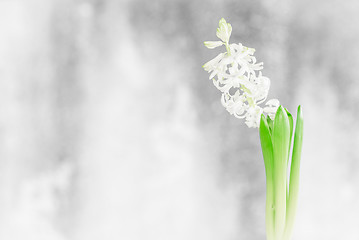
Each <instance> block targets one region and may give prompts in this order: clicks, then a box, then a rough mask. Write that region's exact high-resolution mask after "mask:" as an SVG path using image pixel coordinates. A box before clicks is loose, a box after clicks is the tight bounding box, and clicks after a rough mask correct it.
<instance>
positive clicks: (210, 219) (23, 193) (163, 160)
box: [0, 0, 359, 240]
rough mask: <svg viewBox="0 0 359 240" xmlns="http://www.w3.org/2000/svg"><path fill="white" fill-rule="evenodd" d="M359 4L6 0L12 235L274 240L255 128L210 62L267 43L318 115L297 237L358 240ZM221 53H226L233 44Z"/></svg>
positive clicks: (1, 5) (306, 156)
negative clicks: (236, 110) (218, 45)
mask: <svg viewBox="0 0 359 240" xmlns="http://www.w3.org/2000/svg"><path fill="white" fill-rule="evenodd" d="M358 12H359V2H358V1H357V0H347V1H339V0H330V1H328V0H318V1H310V0H302V1H299V0H297V1H293V0H292V1H285V0H236V1H234V0H223V1H219V0H217V1H215V0H210V1H199V0H198V1H194V0H192V1H191V0H172V1H169V0H167V1H166V0H152V1H146V0H132V1H130V0H128V1H115V0H107V1H105V0H73V1H70V0H52V1H49V0H1V1H0V143H1V144H0V212H1V214H0V239H2V240H8V239H9V240H17V239H19V240H21V239H26V240H33V239H34V240H35V239H36V240H70V239H71V240H72V239H75V240H82V239H86V240H97V239H106V240H112V239H116V240H119V239H121V240H180V239H181V240H184V239H186V240H202V239H203V240H219V239H220V240H241V239H243V240H257V239H258V240H260V239H265V223H264V210H265V175H264V164H263V160H262V156H261V149H260V145H259V137H258V131H257V130H256V129H248V128H247V127H246V125H245V124H244V122H243V121H241V120H238V119H236V118H234V117H232V116H230V115H229V114H228V113H227V112H226V110H225V109H224V108H223V107H222V106H221V103H220V92H219V91H218V90H217V89H215V87H214V86H213V85H212V83H211V81H209V80H208V74H207V73H206V72H205V71H204V70H203V69H202V68H201V66H202V65H203V63H205V62H207V61H208V60H210V59H212V58H213V57H214V56H216V55H217V54H218V53H219V51H220V50H217V49H216V50H208V49H206V48H205V47H204V46H203V41H206V40H216V36H215V31H216V27H217V25H218V20H219V19H220V18H221V17H224V18H226V20H227V21H228V22H230V23H231V24H232V26H233V34H232V37H231V40H232V42H241V43H243V44H244V45H246V46H249V47H254V48H256V50H257V52H256V57H257V59H258V60H259V61H263V62H264V63H265V65H264V71H263V72H264V75H266V76H268V77H269V78H270V79H271V83H272V85H271V90H270V94H269V97H270V98H278V99H279V100H280V101H281V103H282V104H283V105H285V106H286V107H287V108H288V109H289V110H290V111H291V112H292V113H293V114H295V112H296V107H297V106H298V105H299V104H301V105H302V106H303V110H304V117H305V132H304V149H303V158H302V168H301V189H300V198H299V209H298V216H297V222H296V227H295V231H294V237H293V240H302V239H327V240H337V239H346V240H357V239H359V204H358V198H359V176H358V173H359V162H358V161H359V153H358V147H359V127H358V124H357V122H358V121H357V118H358V117H359V112H358V105H359V82H358V73H359V29H358V22H359V15H358ZM222 50H223V49H222Z"/></svg>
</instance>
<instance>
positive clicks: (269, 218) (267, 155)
mask: <svg viewBox="0 0 359 240" xmlns="http://www.w3.org/2000/svg"><path fill="white" fill-rule="evenodd" d="M259 137H260V140H261V146H262V153H263V159H264V166H265V172H266V185H267V186H266V189H267V193H266V232H267V240H274V214H275V211H274V208H273V205H274V188H273V184H274V183H273V145H272V138H271V133H270V128H269V125H268V123H267V120H266V118H265V117H264V115H263V114H262V116H261V122H260V125H259Z"/></svg>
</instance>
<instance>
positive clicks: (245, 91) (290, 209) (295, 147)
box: [203, 18, 303, 240]
mask: <svg viewBox="0 0 359 240" xmlns="http://www.w3.org/2000/svg"><path fill="white" fill-rule="evenodd" d="M231 33H232V26H231V24H229V23H227V22H226V21H225V20H224V19H223V18H222V19H221V20H220V21H219V27H218V28H217V37H218V38H219V39H220V40H221V41H207V42H204V44H205V46H206V47H207V48H210V49H213V48H216V47H220V46H222V45H224V46H225V47H226V52H224V53H220V54H219V55H217V56H216V57H215V58H214V59H212V60H211V61H209V62H207V63H206V64H204V65H203V68H204V69H205V70H206V71H207V72H208V73H210V77H209V78H210V79H211V80H212V81H213V84H214V85H215V86H216V87H217V89H218V90H220V91H221V94H222V96H221V102H222V105H223V106H224V107H225V108H226V110H227V111H228V112H229V113H230V114H231V115H233V116H235V117H237V118H240V119H245V124H246V125H247V126H248V127H250V128H259V136H260V142H261V147H262V153H263V159H264V166H265V174H266V220H265V221H266V233H267V239H268V240H289V239H290V238H291V234H292V230H293V225H294V219H295V215H296V208H297V201H298V191H299V169H300V159H301V150H302V141H303V140H302V139H303V114H302V109H301V106H299V107H298V111H297V120H296V124H295V130H294V120H293V117H292V115H291V114H290V113H289V111H288V110H287V109H285V108H284V107H283V106H280V105H279V101H278V100H277V99H271V100H269V101H267V102H266V103H265V106H264V107H262V106H260V104H262V103H264V102H265V101H266V99H267V95H268V91H269V87H270V80H269V78H267V77H264V76H263V75H262V72H261V71H260V70H262V69H263V63H257V61H256V58H255V57H254V56H253V54H254V52H255V49H254V48H248V47H245V46H243V45H242V44H241V43H239V44H229V38H230V36H231ZM264 114H267V117H265V115H264ZM293 135H294V140H293V141H292V138H293ZM291 152H292V156H291V157H290V154H291ZM288 169H289V171H288ZM288 173H289V175H288ZM288 179H289V181H288Z"/></svg>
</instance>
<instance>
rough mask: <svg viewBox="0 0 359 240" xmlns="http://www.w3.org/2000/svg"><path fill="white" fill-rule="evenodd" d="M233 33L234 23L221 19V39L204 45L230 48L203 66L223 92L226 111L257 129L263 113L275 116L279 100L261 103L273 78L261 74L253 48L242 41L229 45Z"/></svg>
mask: <svg viewBox="0 0 359 240" xmlns="http://www.w3.org/2000/svg"><path fill="white" fill-rule="evenodd" d="M231 33H232V26H231V24H229V23H227V22H226V20H224V19H223V18H222V19H221V20H220V21H219V27H218V28H217V34H216V35H217V37H218V38H219V39H221V40H222V41H206V42H204V45H205V46H206V47H207V48H210V49H213V48H216V47H219V46H222V45H225V47H226V50H227V51H226V52H225V53H220V54H219V55H217V56H216V57H215V58H214V59H212V60H211V61H209V62H207V63H206V64H204V65H203V68H204V70H206V71H207V72H208V73H210V76H209V79H212V80H213V84H214V85H215V86H216V88H217V89H218V90H220V91H221V92H222V98H221V102H222V105H223V106H224V107H225V108H226V110H227V111H228V112H229V113H230V114H232V115H234V116H235V117H237V118H245V123H246V125H247V126H248V127H250V128H257V127H259V123H260V117H261V114H262V113H266V114H268V116H269V117H270V118H271V119H274V116H275V112H276V111H277V109H278V107H279V101H278V100H277V99H271V100H269V101H268V102H267V103H266V104H265V105H266V107H264V108H262V107H260V106H259V104H262V103H263V102H265V101H266V99H267V96H268V91H269V87H270V80H269V78H267V77H265V76H263V75H262V72H261V71H260V70H262V69H263V63H262V62H260V63H257V60H256V58H255V57H254V56H253V54H254V52H255V49H254V48H248V47H245V46H243V45H242V44H241V43H238V44H235V43H233V44H229V38H230V36H231Z"/></svg>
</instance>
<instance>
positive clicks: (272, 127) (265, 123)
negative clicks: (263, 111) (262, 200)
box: [259, 106, 303, 240]
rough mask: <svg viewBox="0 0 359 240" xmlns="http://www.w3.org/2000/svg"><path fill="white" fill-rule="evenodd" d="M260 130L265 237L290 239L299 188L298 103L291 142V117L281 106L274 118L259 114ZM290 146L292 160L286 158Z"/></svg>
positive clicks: (300, 132) (300, 131)
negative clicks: (264, 201) (265, 189)
mask: <svg viewBox="0 0 359 240" xmlns="http://www.w3.org/2000/svg"><path fill="white" fill-rule="evenodd" d="M259 134H260V140H261V146H262V153H263V158H264V165H265V169H266V184H267V199H266V231H267V239H268V240H289V239H290V235H291V232H292V229H293V225H294V219H295V214H296V207H297V200H298V190H299V169H300V158H301V149H302V141H303V115H302V110H301V107H300V106H299V107H298V113H297V122H296V127H295V132H294V142H293V146H292V136H293V117H292V115H291V114H290V113H289V112H288V110H287V109H285V108H283V107H282V106H280V107H279V108H278V110H277V112H276V115H275V118H274V121H272V120H271V119H270V118H269V117H267V118H265V117H264V116H263V115H262V117H261V122H260V127H259ZM291 149H293V154H292V161H290V160H289V158H290V150H291ZM288 168H290V171H289V176H287V172H288V171H287V170H288ZM287 179H289V182H287V181H288V180H287Z"/></svg>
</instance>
